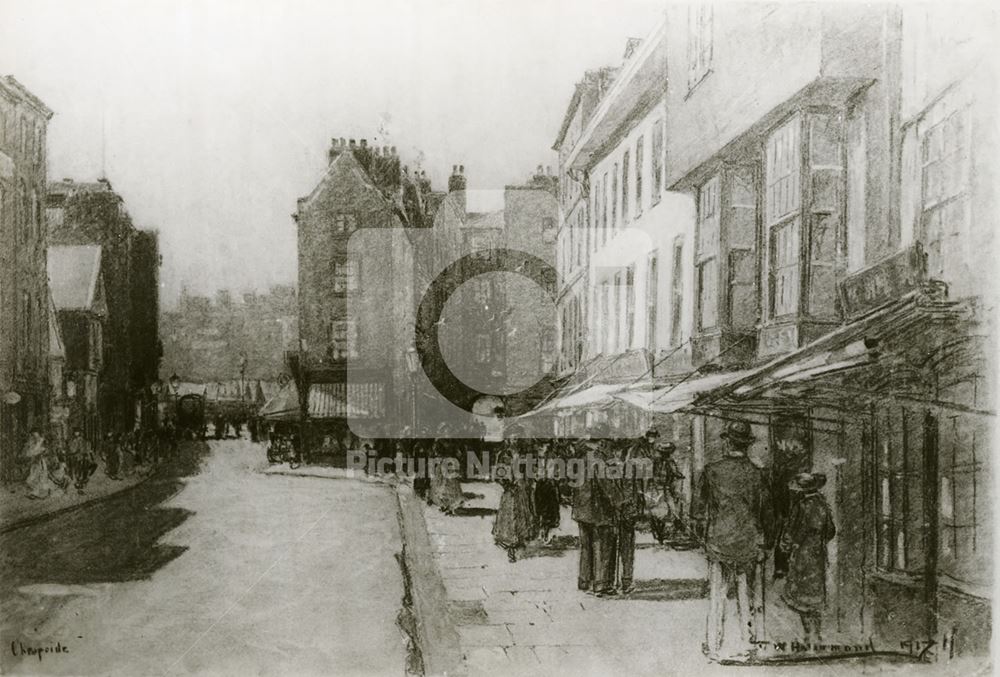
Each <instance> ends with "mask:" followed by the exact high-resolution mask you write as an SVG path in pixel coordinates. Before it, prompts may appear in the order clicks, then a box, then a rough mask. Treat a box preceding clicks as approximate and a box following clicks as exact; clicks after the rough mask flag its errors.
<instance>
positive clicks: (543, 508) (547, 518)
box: [532, 440, 559, 544]
mask: <svg viewBox="0 0 1000 677" xmlns="http://www.w3.org/2000/svg"><path fill="white" fill-rule="evenodd" d="M551 448H552V444H551V442H549V441H548V440H545V441H543V442H542V443H541V444H540V445H539V447H538V469H539V471H540V472H539V473H538V474H539V476H538V477H537V478H536V479H535V489H534V493H533V494H532V497H533V498H534V501H533V504H534V507H535V509H534V512H535V519H536V520H537V521H538V535H539V538H541V539H542V542H543V543H546V544H548V543H551V542H552V531H553V529H557V528H558V527H559V483H558V480H557V479H556V478H555V477H554V476H553V468H552V465H553V463H552V458H551V456H550V453H551Z"/></svg>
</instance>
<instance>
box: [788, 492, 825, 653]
mask: <svg viewBox="0 0 1000 677" xmlns="http://www.w3.org/2000/svg"><path fill="white" fill-rule="evenodd" d="M825 484H826V475H823V474H820V473H801V474H799V475H797V476H796V477H795V479H793V480H792V482H791V483H790V484H789V487H788V488H789V490H790V491H792V492H795V493H796V494H798V500H796V501H794V502H793V503H792V512H791V513H790V514H789V517H788V521H787V522H786V523H785V528H784V530H783V532H782V534H781V540H780V547H781V550H783V551H784V552H786V553H788V574H787V578H786V579H785V589H784V591H783V592H782V594H781V598H782V600H783V601H784V602H785V604H787V605H788V606H789V607H791V608H792V609H794V610H795V611H796V612H798V614H799V618H800V619H801V620H802V630H803V632H804V633H805V642H806V644H809V643H810V642H812V641H817V642H819V641H822V639H823V637H822V615H823V610H824V609H825V608H826V565H827V551H826V547H827V543H829V542H830V540H831V539H832V538H833V537H834V536H835V535H836V534H837V529H836V527H835V526H834V523H833V515H832V513H831V512H830V506H829V505H828V504H827V502H826V498H825V497H824V496H823V494H821V493H819V490H820V489H822V488H823V486H824V485H825Z"/></svg>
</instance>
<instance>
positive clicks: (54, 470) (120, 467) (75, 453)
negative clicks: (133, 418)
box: [22, 420, 177, 500]
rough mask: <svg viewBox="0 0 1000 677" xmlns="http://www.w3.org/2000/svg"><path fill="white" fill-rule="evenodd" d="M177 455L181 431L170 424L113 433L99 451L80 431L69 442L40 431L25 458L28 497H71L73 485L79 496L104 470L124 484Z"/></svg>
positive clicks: (33, 433)
mask: <svg viewBox="0 0 1000 677" xmlns="http://www.w3.org/2000/svg"><path fill="white" fill-rule="evenodd" d="M176 451H177V434H176V428H175V427H174V425H173V423H172V421H170V420H167V421H166V422H164V424H163V425H162V426H160V427H159V428H158V429H155V430H154V429H148V428H147V429H137V430H130V431H128V432H120V433H113V432H108V433H106V434H105V435H104V437H103V438H102V439H101V440H100V442H99V444H98V445H97V447H96V448H95V447H94V445H92V444H91V443H90V440H88V439H87V438H86V437H84V436H83V431H82V430H81V429H80V428H75V429H74V430H73V432H72V435H71V437H70V439H69V440H68V441H64V440H63V439H62V437H61V436H59V435H57V434H55V433H50V434H49V435H47V436H46V435H43V434H42V432H41V430H40V429H38V428H35V429H33V430H32V431H31V433H30V434H29V436H28V440H27V442H26V443H25V447H24V452H23V454H22V459H23V462H24V463H26V464H27V465H28V471H27V477H26V478H25V481H24V482H25V485H26V487H27V490H28V494H27V495H28V498H31V499H35V500H41V499H46V498H48V497H49V496H52V495H53V494H55V493H66V492H67V491H69V489H70V485H72V486H73V487H74V488H75V489H76V492H77V493H79V494H84V493H86V487H87V484H88V483H89V482H90V480H91V478H92V477H93V476H94V474H95V473H97V472H98V471H99V470H100V471H102V472H103V473H104V474H105V475H106V476H107V477H108V478H109V479H111V480H124V479H127V478H129V477H133V476H137V475H145V474H148V473H149V472H152V470H153V469H155V468H156V467H157V466H158V465H159V464H160V463H162V462H163V461H165V460H168V459H170V458H173V457H174V455H175V454H176Z"/></svg>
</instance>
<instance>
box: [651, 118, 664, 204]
mask: <svg viewBox="0 0 1000 677" xmlns="http://www.w3.org/2000/svg"><path fill="white" fill-rule="evenodd" d="M650 152H652V154H653V157H651V158H650V164H651V170H650V171H651V172H652V174H653V192H652V194H651V195H650V198H649V199H650V204H656V203H657V202H659V201H660V193H661V192H662V190H663V120H657V121H656V122H654V123H653V147H652V149H651V151H650Z"/></svg>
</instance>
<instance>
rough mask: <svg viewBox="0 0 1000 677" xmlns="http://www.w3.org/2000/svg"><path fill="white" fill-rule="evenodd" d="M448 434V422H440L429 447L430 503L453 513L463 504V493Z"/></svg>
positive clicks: (446, 512) (443, 510) (447, 512)
mask: <svg viewBox="0 0 1000 677" xmlns="http://www.w3.org/2000/svg"><path fill="white" fill-rule="evenodd" d="M449 435H450V431H449V428H448V424H447V423H442V424H441V425H440V426H439V428H438V434H437V438H436V439H435V440H434V444H433V446H432V447H431V456H432V457H433V459H434V462H433V464H432V465H433V467H432V468H431V483H430V503H432V504H434V505H436V506H437V507H438V508H439V509H440V510H441V511H442V512H444V513H445V514H448V515H453V514H455V511H456V510H458V509H459V508H461V507H462V505H464V503H465V495H464V493H463V492H462V482H461V480H459V478H458V466H457V465H456V464H455V463H454V461H455V459H454V454H453V451H452V449H453V447H452V445H453V441H452V439H451V438H450V437H449Z"/></svg>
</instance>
